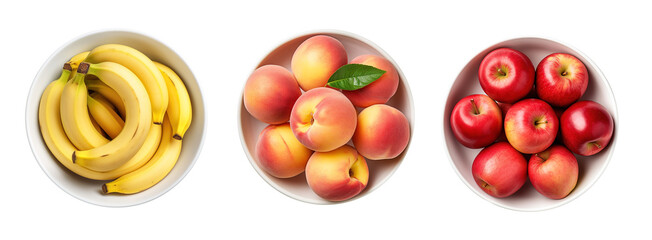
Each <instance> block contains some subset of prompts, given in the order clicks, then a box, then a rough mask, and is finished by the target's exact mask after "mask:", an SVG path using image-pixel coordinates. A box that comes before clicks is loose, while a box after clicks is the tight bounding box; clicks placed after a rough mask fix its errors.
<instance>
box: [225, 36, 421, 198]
mask: <svg viewBox="0 0 652 240" xmlns="http://www.w3.org/2000/svg"><path fill="white" fill-rule="evenodd" d="M320 34H324V35H328V36H331V37H334V38H336V39H337V40H339V41H340V42H342V44H343V45H344V48H345V49H346V52H347V55H348V58H349V61H350V60H351V59H353V58H355V57H357V56H359V55H362V54H376V55H380V56H383V57H384V58H386V59H388V60H389V61H390V62H392V64H393V65H394V66H395V67H396V70H397V71H398V73H399V78H400V83H399V86H398V90H397V91H396V94H395V95H394V96H393V97H392V98H391V99H390V100H389V101H388V102H387V104H388V105H390V106H393V107H395V108H397V109H399V110H400V111H401V112H403V114H405V116H406V117H407V118H408V121H409V122H410V136H412V135H413V134H412V131H414V103H413V102H412V96H411V93H410V88H409V86H408V84H407V81H406V79H405V76H404V75H403V73H402V72H401V69H400V68H399V66H398V64H396V62H394V60H392V58H391V57H390V56H389V55H388V54H387V53H385V52H384V51H383V50H382V49H380V48H379V47H378V46H376V45H375V44H373V43H372V42H371V41H369V40H367V39H364V38H362V37H360V36H357V35H354V34H351V33H347V32H341V31H323V32H314V33H309V34H305V35H301V36H299V37H296V38H293V39H290V40H288V41H286V42H284V43H283V44H281V45H280V46H278V47H277V48H275V49H274V50H272V51H271V52H270V53H269V54H267V56H265V57H264V58H263V60H262V61H260V63H259V64H258V65H257V66H256V68H258V67H261V66H263V65H267V64H276V65H280V66H283V67H285V68H287V69H288V70H290V69H291V68H290V61H291V59H292V55H293V54H294V51H295V50H296V48H297V47H298V46H299V45H300V44H301V43H302V42H303V41H304V40H306V39H308V38H310V37H312V36H315V35H320ZM253 70H254V69H252V72H253ZM243 89H244V84H243ZM360 110H361V109H358V112H359V111H360ZM238 123H239V128H240V139H241V141H242V146H243V148H244V151H245V154H246V155H247V158H249V162H250V163H251V165H252V166H253V168H254V169H255V170H256V172H258V174H259V175H260V176H261V177H262V178H263V179H264V180H265V181H266V182H267V183H269V185H271V186H272V187H274V188H275V189H276V190H278V191H279V192H281V193H283V194H285V195H287V196H289V197H292V198H294V199H297V200H300V201H304V202H308V203H315V204H333V203H338V202H331V201H327V200H325V199H322V198H320V197H319V196H317V195H316V194H315V193H314V192H313V191H312V190H311V189H310V187H309V186H308V184H307V182H306V176H305V174H304V173H302V174H300V175H298V176H295V177H292V178H288V179H281V178H276V177H274V176H272V175H269V174H268V173H266V172H265V171H263V170H262V169H261V168H260V167H259V166H258V162H257V161H256V159H255V146H256V141H257V139H258V135H259V134H260V132H261V131H262V130H263V128H265V127H266V126H267V124H266V123H263V122H261V121H258V120H256V119H255V118H254V117H253V116H251V115H250V114H249V112H247V110H246V109H245V107H244V102H243V100H242V95H241V98H240V108H239V113H238ZM349 144H351V143H350V142H349ZM408 148H409V144H408V147H407V148H406V149H405V150H404V151H403V153H402V154H401V155H399V156H398V157H396V158H394V159H388V160H379V161H374V160H367V164H368V166H369V182H368V184H367V187H366V188H365V190H363V191H362V192H361V193H360V194H358V195H357V196H356V197H354V198H351V199H349V200H347V201H350V200H353V199H358V198H360V197H363V196H365V195H366V194H369V193H370V192H371V191H373V190H375V189H377V188H378V187H380V186H381V185H382V184H383V183H384V182H385V181H387V179H389V177H390V176H391V175H392V173H394V171H396V169H398V167H399V165H400V163H401V162H402V161H403V158H404V157H405V154H406V153H407V151H408Z"/></svg>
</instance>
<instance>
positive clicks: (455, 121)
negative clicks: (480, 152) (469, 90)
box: [450, 94, 503, 148]
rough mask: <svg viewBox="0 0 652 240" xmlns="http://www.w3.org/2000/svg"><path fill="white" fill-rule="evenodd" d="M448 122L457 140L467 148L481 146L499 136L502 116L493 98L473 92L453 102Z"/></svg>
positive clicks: (501, 127)
mask: <svg viewBox="0 0 652 240" xmlns="http://www.w3.org/2000/svg"><path fill="white" fill-rule="evenodd" d="M450 124H451V130H452V131H453V135H454V136H455V138H456V139H457V141H458V142H460V143H461V144H462V145H464V146H466V147H468V148H482V147H485V146H488V145H489V144H491V143H493V142H494V141H495V140H496V139H497V138H498V136H500V133H501V131H502V129H503V117H502V114H501V111H500V108H499V107H498V105H497V104H496V102H494V100H492V99H491V98H489V97H488V96H487V95H483V94H473V95H469V96H466V97H464V98H462V99H461V100H460V101H459V102H457V104H455V107H453V112H452V113H451V117H450Z"/></svg>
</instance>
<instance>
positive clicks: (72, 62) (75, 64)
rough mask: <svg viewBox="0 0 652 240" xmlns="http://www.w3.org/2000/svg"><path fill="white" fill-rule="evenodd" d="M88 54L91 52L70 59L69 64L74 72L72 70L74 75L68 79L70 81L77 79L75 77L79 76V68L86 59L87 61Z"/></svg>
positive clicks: (81, 53)
mask: <svg viewBox="0 0 652 240" xmlns="http://www.w3.org/2000/svg"><path fill="white" fill-rule="evenodd" d="M88 53H90V51H86V52H80V53H78V54H77V55H75V56H72V57H71V58H70V60H69V61H68V63H70V67H72V70H70V71H71V72H72V74H70V77H68V79H73V78H75V75H76V74H77V67H79V64H80V63H81V62H83V61H84V59H86V57H88Z"/></svg>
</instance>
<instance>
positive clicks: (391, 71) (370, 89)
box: [342, 55, 399, 108]
mask: <svg viewBox="0 0 652 240" xmlns="http://www.w3.org/2000/svg"><path fill="white" fill-rule="evenodd" d="M351 63H357V64H364V65H369V66H372V67H375V68H378V69H380V70H385V71H386V72H385V73H384V74H383V75H382V76H381V77H380V78H378V79H377V80H376V81H374V82H372V83H371V84H369V85H367V86H365V87H363V88H360V89H358V90H355V91H346V90H342V93H344V96H346V97H347V98H349V100H351V103H353V105H355V106H356V107H362V108H365V107H369V106H371V105H374V104H384V103H386V102H387V101H388V100H389V99H390V98H392V96H394V94H395V93H396V89H398V82H399V77H398V71H396V68H395V67H394V65H393V64H392V63H391V62H390V61H389V60H387V59H385V58H384V57H381V56H378V55H361V56H358V57H356V58H354V59H353V60H351Z"/></svg>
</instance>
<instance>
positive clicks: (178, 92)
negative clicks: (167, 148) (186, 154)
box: [154, 62, 192, 140]
mask: <svg viewBox="0 0 652 240" xmlns="http://www.w3.org/2000/svg"><path fill="white" fill-rule="evenodd" d="M154 64H155V65H156V66H157V67H158V69H160V70H161V73H162V74H163V78H164V79H165V83H166V84H167V88H168V97H169V98H170V99H169V102H168V110H167V115H168V117H169V118H170V124H171V125H172V131H173V132H174V134H173V137H174V138H175V139H177V140H181V139H183V135H184V134H185V133H186V131H187V130H188V128H189V127H190V122H191V121H192V105H191V103H190V95H188V90H187V89H186V86H185V85H184V84H183V81H182V80H181V78H180V77H179V75H177V74H176V73H175V72H174V71H173V70H172V69H170V68H169V67H168V66H165V65H163V64H161V63H158V62H154Z"/></svg>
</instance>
